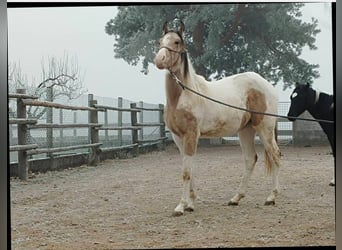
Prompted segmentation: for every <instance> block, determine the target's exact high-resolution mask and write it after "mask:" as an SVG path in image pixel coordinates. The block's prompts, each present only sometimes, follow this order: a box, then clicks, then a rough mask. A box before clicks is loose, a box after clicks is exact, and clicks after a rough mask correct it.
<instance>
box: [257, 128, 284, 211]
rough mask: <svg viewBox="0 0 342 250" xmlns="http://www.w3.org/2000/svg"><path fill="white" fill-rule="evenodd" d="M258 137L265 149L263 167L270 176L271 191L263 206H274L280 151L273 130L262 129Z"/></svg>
mask: <svg viewBox="0 0 342 250" xmlns="http://www.w3.org/2000/svg"><path fill="white" fill-rule="evenodd" d="M258 134H259V137H260V139H261V141H262V143H263V145H264V148H265V167H266V171H267V173H268V174H272V191H271V194H270V195H269V196H268V197H267V199H266V202H265V205H275V199H276V197H277V195H278V194H279V179H278V176H279V166H280V150H279V147H278V144H277V142H276V139H275V132H274V129H273V128H272V129H267V127H263V129H260V131H258Z"/></svg>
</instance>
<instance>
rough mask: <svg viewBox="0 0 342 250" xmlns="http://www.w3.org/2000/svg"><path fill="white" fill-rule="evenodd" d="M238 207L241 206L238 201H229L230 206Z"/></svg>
mask: <svg viewBox="0 0 342 250" xmlns="http://www.w3.org/2000/svg"><path fill="white" fill-rule="evenodd" d="M237 205H239V203H238V202H236V201H229V202H228V206H237Z"/></svg>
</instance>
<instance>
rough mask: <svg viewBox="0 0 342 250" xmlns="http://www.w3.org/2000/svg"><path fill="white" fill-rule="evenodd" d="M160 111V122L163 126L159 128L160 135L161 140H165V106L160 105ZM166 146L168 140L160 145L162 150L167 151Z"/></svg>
mask: <svg viewBox="0 0 342 250" xmlns="http://www.w3.org/2000/svg"><path fill="white" fill-rule="evenodd" d="M159 109H160V110H159V122H160V123H162V124H163V125H161V126H160V128H159V134H160V138H163V137H165V136H166V133H165V122H164V105H163V104H159ZM165 146H166V140H162V141H161V143H160V144H159V147H160V149H161V150H165Z"/></svg>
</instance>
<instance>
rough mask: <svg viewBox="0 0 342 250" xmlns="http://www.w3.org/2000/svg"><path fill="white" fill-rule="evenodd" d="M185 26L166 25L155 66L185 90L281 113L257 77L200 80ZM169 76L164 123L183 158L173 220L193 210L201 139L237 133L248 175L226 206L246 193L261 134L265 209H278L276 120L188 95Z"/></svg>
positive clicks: (269, 88) (266, 85) (249, 74)
mask: <svg viewBox="0 0 342 250" xmlns="http://www.w3.org/2000/svg"><path fill="white" fill-rule="evenodd" d="M183 31H184V24H183V23H182V24H181V27H180V28H179V29H178V30H177V31H172V30H169V29H168V27H167V22H166V23H165V24H164V27H163V35H162V37H161V38H160V40H159V51H158V53H157V55H156V57H155V64H156V66H157V67H158V68H159V69H168V70H169V71H170V72H173V73H174V74H175V75H176V76H177V78H178V79H179V80H180V81H181V82H182V83H183V84H185V85H186V86H187V87H189V88H192V89H194V90H195V91H198V92H200V93H202V94H205V95H207V96H209V97H211V98H215V99H217V100H219V101H221V102H225V103H229V104H234V105H236V106H239V107H242V108H247V109H250V110H253V111H258V112H268V113H274V114H276V113H277V105H278V97H277V92H276V90H275V89H274V88H273V86H272V85H271V84H270V83H269V82H267V81H266V80H265V79H264V78H262V77H261V76H260V75H258V74H256V73H253V72H246V73H242V74H236V75H232V76H229V77H227V78H224V79H221V80H218V81H215V82H210V83H209V82H207V81H206V80H205V79H204V78H203V77H202V76H200V75H197V74H196V73H195V71H194V69H193V67H192V65H191V63H190V61H189V60H188V56H187V52H186V48H185V43H184V40H183ZM170 72H167V73H166V82H165V84H166V99H167V100H166V106H165V123H166V125H167V127H168V128H169V129H170V131H171V132H172V136H173V139H174V142H175V143H176V145H177V146H178V148H179V150H180V153H181V156H182V158H183V194H182V197H181V200H180V203H179V205H178V206H177V207H176V208H175V210H174V215H176V216H178V215H182V214H184V210H187V211H193V210H194V200H195V198H196V195H195V191H194V179H193V172H192V161H193V157H194V155H195V154H196V149H197V143H198V139H199V138H200V137H201V138H202V137H221V136H229V135H232V134H235V133H238V135H239V138H240V145H241V149H242V152H243V154H244V157H245V172H244V175H243V178H242V182H241V184H240V187H239V190H238V193H237V194H236V195H235V196H234V197H233V198H232V199H231V200H230V201H229V203H228V205H238V203H239V201H240V199H241V198H243V197H244V196H245V194H246V191H247V184H248V181H249V179H250V176H251V174H252V172H253V168H254V166H255V163H256V161H257V154H256V151H255V145H254V138H255V134H256V133H257V134H258V135H259V137H260V139H261V141H262V143H263V145H264V148H265V165H266V170H267V172H268V173H272V178H273V179H272V181H273V187H272V191H271V194H270V195H269V196H268V197H267V199H266V202H265V205H273V204H275V198H276V196H277V194H278V192H279V184H278V172H279V161H280V151H279V148H278V145H277V142H276V139H275V126H276V118H275V117H271V116H265V115H262V114H256V113H251V112H245V111H241V110H237V109H233V108H230V107H226V106H223V105H221V104H217V103H215V102H212V101H210V100H207V99H205V98H203V97H200V96H198V95H195V94H194V93H191V92H190V91H187V90H184V89H182V87H180V86H179V85H178V84H177V81H176V80H175V77H172V74H170Z"/></svg>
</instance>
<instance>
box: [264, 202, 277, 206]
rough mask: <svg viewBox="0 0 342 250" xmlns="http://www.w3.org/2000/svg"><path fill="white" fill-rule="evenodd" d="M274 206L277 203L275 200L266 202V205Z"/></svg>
mask: <svg viewBox="0 0 342 250" xmlns="http://www.w3.org/2000/svg"><path fill="white" fill-rule="evenodd" d="M271 205H272V206H274V205H275V201H266V202H265V206H271Z"/></svg>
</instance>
